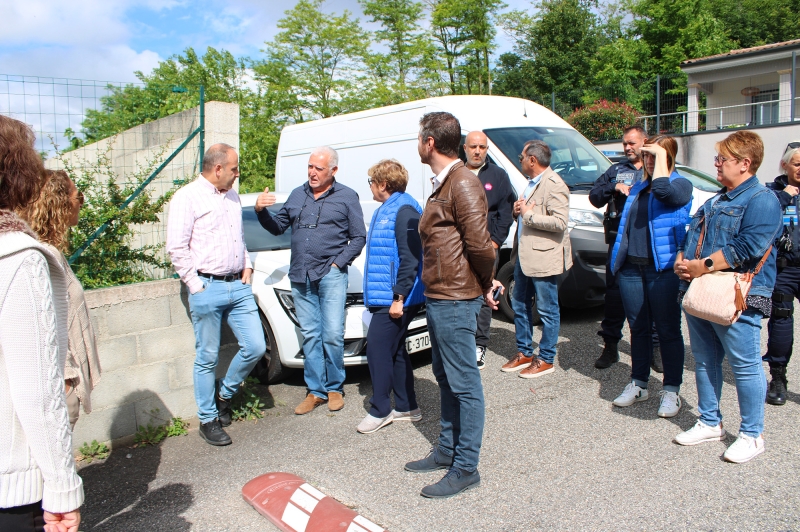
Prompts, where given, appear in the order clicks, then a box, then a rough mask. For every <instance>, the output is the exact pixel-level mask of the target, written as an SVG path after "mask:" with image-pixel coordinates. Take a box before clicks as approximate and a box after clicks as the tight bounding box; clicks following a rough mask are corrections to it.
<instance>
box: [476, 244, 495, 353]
mask: <svg viewBox="0 0 800 532" xmlns="http://www.w3.org/2000/svg"><path fill="white" fill-rule="evenodd" d="M499 263H500V250H499V249H496V250H494V274H495V275H497V265H498V264H499ZM477 325H478V328H477V329H476V330H475V345H476V346H478V347H489V332H490V331H489V330H490V328H491V326H492V308H491V307H490V306H489V305H487V304H486V301H484V302H483V305H481V310H480V312H478V324H477Z"/></svg>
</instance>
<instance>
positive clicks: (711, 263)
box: [703, 257, 714, 272]
mask: <svg viewBox="0 0 800 532" xmlns="http://www.w3.org/2000/svg"><path fill="white" fill-rule="evenodd" d="M703 264H705V266H706V270H708V271H710V272H713V271H714V259H712V258H711V257H706V258H705V260H703Z"/></svg>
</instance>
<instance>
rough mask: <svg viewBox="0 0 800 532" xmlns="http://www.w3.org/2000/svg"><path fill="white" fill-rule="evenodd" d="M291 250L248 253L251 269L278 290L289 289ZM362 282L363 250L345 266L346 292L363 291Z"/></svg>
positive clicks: (290, 287) (290, 286)
mask: <svg viewBox="0 0 800 532" xmlns="http://www.w3.org/2000/svg"><path fill="white" fill-rule="evenodd" d="M291 257H292V252H291V250H288V249H280V250H273V251H258V252H251V253H250V260H252V262H253V269H254V270H255V271H257V272H260V273H263V274H265V275H266V276H267V278H266V280H265V283H266V284H270V285H272V286H273V287H274V288H277V289H279V290H291V289H292V285H291V281H289V263H290V261H291ZM363 283H364V252H362V253H361V254H360V255H359V256H358V257H356V259H355V260H354V261H353V264H351V265H350V266H349V267H348V268H347V292H348V293H358V294H360V293H361V292H363V289H364V287H363Z"/></svg>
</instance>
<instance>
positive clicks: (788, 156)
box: [780, 148, 800, 172]
mask: <svg viewBox="0 0 800 532" xmlns="http://www.w3.org/2000/svg"><path fill="white" fill-rule="evenodd" d="M796 153H800V148H789V149H788V150H786V151H785V152H784V153H783V157H781V167H780V171H781V172H786V168H784V166H786V165H787V164H789V161H791V160H792V157H794V155H795V154H796Z"/></svg>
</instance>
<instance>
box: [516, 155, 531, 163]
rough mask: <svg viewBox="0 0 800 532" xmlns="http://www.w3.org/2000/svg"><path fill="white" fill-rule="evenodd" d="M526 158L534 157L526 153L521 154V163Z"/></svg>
mask: <svg viewBox="0 0 800 532" xmlns="http://www.w3.org/2000/svg"><path fill="white" fill-rule="evenodd" d="M526 157H532V156H531V155H527V154H524V153H520V154H519V162H522V161H523V160H524V159H525V158H526Z"/></svg>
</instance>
